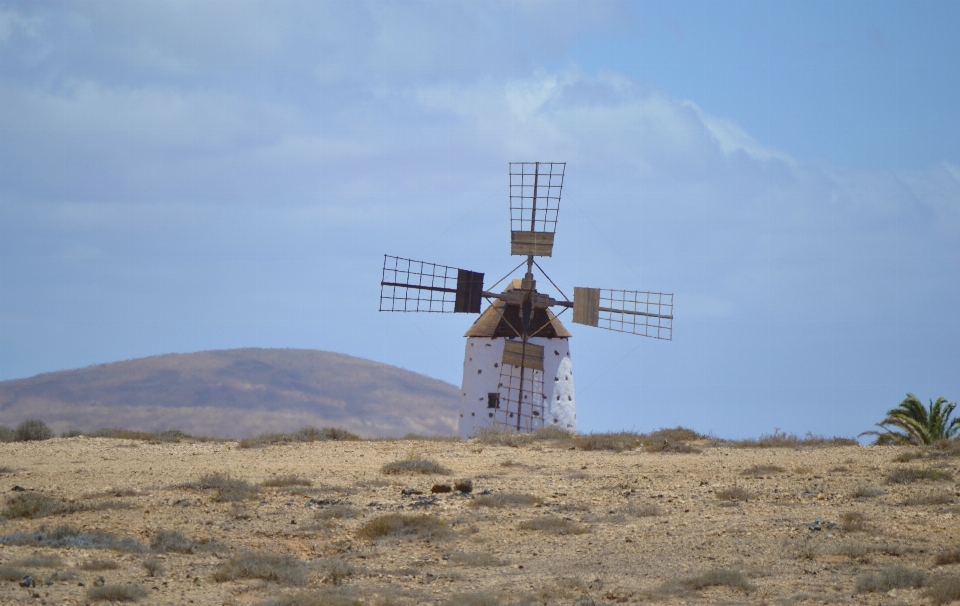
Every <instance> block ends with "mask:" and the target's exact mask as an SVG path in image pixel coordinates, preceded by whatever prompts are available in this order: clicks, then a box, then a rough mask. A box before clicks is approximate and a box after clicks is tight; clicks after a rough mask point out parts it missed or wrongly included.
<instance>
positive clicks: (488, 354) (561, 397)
mask: <svg viewBox="0 0 960 606" xmlns="http://www.w3.org/2000/svg"><path fill="white" fill-rule="evenodd" d="M565 169H566V163H565V162H511V163H510V229H511V231H510V254H512V255H520V256H525V257H526V260H525V261H523V262H521V263H520V264H519V265H517V267H515V268H514V269H512V270H511V271H510V272H509V273H508V274H507V276H505V277H504V278H503V279H501V280H500V282H502V281H503V280H504V279H506V278H507V277H509V276H510V274H512V273H513V272H514V271H516V270H518V269H520V268H521V267H523V265H524V263H525V264H526V266H527V270H526V273H525V275H524V277H523V278H522V279H516V280H512V281H511V282H510V283H509V284H508V285H507V287H506V289H504V290H503V292H500V293H494V292H488V291H485V290H484V289H483V274H482V273H478V272H473V271H468V270H465V269H457V268H454V267H448V266H446V265H436V264H434V263H425V262H423V261H413V260H411V259H405V258H401V257H392V256H389V255H384V263H383V278H382V280H381V282H380V285H381V286H380V311H402V312H440V313H443V312H453V313H480V304H481V300H482V299H484V298H485V299H487V301H488V302H489V303H490V305H489V307H487V309H486V310H485V311H484V312H483V313H482V314H481V315H480V317H479V318H478V319H477V320H476V322H474V323H473V326H471V327H470V330H468V331H467V333H466V334H465V335H464V336H465V337H467V345H466V353H465V355H464V361H463V384H462V387H461V393H462V397H461V402H460V419H459V430H460V435H461V436H462V437H469V436H471V435H472V434H473V433H474V432H475V431H476V430H477V429H478V428H481V427H490V426H496V427H502V428H509V429H513V430H515V431H517V432H522V433H527V432H531V431H534V430H535V429H539V428H541V427H544V426H546V425H557V426H559V427H561V428H563V429H567V430H571V431H576V427H577V421H576V419H577V415H576V397H575V394H574V388H573V366H572V363H571V359H570V347H569V339H570V337H571V335H570V332H569V331H567V329H566V328H565V327H564V326H563V324H561V323H560V320H559V319H558V318H557V315H554V313H553V312H552V311H551V310H550V308H551V307H561V308H564V309H562V310H561V312H560V314H562V313H563V312H564V311H566V308H573V321H574V322H575V323H577V324H585V325H587V326H597V327H600V328H606V329H609V330H615V331H618V332H626V333H631V334H635V335H641V336H645V337H652V338H655V339H664V340H671V339H672V337H673V295H672V294H667V293H659V292H644V291H635V290H610V289H600V288H581V287H574V289H573V301H570V300H569V299H567V297H566V295H564V294H563V292H562V291H560V289H559V288H557V286H556V284H554V283H553V280H550V277H549V276H548V275H547V274H546V272H544V271H543V268H541V267H540V265H539V264H538V263H537V262H536V261H535V260H534V257H549V256H552V254H553V240H554V234H555V233H556V227H557V215H558V213H559V210H560V192H561V189H562V188H563V177H564V171H565ZM534 267H536V268H537V269H538V270H539V271H540V273H542V274H543V276H544V277H545V278H547V280H548V281H549V282H550V284H551V285H553V287H554V288H556V290H557V292H558V293H559V295H560V296H562V297H563V299H562V300H558V299H554V298H553V297H551V296H550V295H546V294H543V293H541V292H538V291H537V282H536V280H534V277H533V268H534ZM500 282H497V283H496V284H494V285H493V286H491V287H490V288H491V290H492V289H493V288H495V287H496V286H497V284H499V283H500Z"/></svg>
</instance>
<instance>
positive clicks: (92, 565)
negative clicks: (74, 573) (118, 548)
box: [77, 558, 120, 571]
mask: <svg viewBox="0 0 960 606" xmlns="http://www.w3.org/2000/svg"><path fill="white" fill-rule="evenodd" d="M77 568H79V569H80V570H92V571H96V570H116V569H117V568H120V565H119V564H117V563H116V562H115V561H113V560H107V559H103V558H92V559H89V560H84V561H83V562H81V563H80V565H79V566H77Z"/></svg>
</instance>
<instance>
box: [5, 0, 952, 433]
mask: <svg viewBox="0 0 960 606" xmlns="http://www.w3.org/2000/svg"><path fill="white" fill-rule="evenodd" d="M958 27H960V4H957V3H952V2H924V1H910V2H859V1H858V2H842V1H840V2H813V1H804V2H789V1H783V2H749V1H738V2H723V1H711V2H684V3H676V2H625V3H620V2H601V1H592V2H573V1H564V2H389V1H382V2H359V1H358V2H353V1H351V2H283V1H271V2H216V1H206V2H196V1H193V2H170V1H164V2H149V3H148V2H116V1H111V2H95V1H87V2H36V1H31V2H0V380H6V379H14V378H22V377H28V376H33V375H36V374H39V373H44V372H50V371H56V370H62V369H67V368H78V367H83V366H87V365H91V364H99V363H104V362H112V361H119V360H124V359H130V358H137V357H142V356H149V355H156V354H161V353H171V352H191V351H201V350H208V349H224V348H235V347H295V348H311V349H322V350H328V351H335V352H341V353H346V354H350V355H354V356H360V357H364V358H369V359H372V360H376V361H379V362H384V363H388V364H395V365H397V366H401V367H403V368H406V369H409V370H413V371H416V372H419V373H423V374H426V375H430V376H433V377H437V378H440V379H443V380H445V381H449V382H450V383H454V384H459V383H460V379H461V373H462V360H463V347H464V339H463V337H462V335H463V333H464V331H465V330H466V329H467V328H468V327H469V325H470V324H471V323H472V321H473V317H472V316H468V315H464V314H393V313H380V312H378V303H379V291H380V287H379V281H380V279H381V267H382V263H383V255H384V254H391V255H399V256H404V257H409V258H413V259H418V260H425V261H430V262H435V263H441V264H445V265H450V266H454V267H461V268H465V269H469V270H472V271H479V272H484V273H485V274H486V276H487V280H486V282H485V284H486V286H488V287H489V286H490V285H491V284H492V282H493V281H494V280H496V279H498V278H500V277H501V276H502V275H504V274H506V273H508V272H509V270H510V269H511V268H512V267H514V266H515V265H516V264H517V263H518V262H519V260H520V259H519V258H516V257H511V256H510V255H509V212H508V203H509V201H508V163H509V162H511V161H564V162H566V163H567V167H566V178H565V181H564V188H563V195H562V200H561V203H560V212H559V222H558V226H557V235H556V238H557V239H556V246H555V249H554V256H553V257H552V258H545V259H541V261H540V265H541V266H542V267H543V269H544V270H545V271H546V272H547V273H548V274H549V276H550V278H551V279H552V280H553V281H554V282H555V283H556V284H557V285H558V286H559V287H560V288H561V289H562V290H563V291H564V292H566V293H567V295H571V296H572V290H573V287H574V286H588V287H604V288H623V289H635V290H651V291H663V292H671V293H674V295H675V299H674V301H675V308H674V315H675V320H674V337H673V340H672V341H659V340H654V339H644V338H641V337H636V336H633V335H625V334H620V333H616V332H611V331H604V330H599V329H595V328H589V327H585V326H580V325H573V324H572V323H570V322H569V320H568V321H567V323H566V324H567V326H568V328H570V329H571V332H572V333H573V335H574V336H573V338H572V341H571V351H572V357H573V363H574V370H575V373H576V387H577V400H578V419H579V424H580V427H579V428H580V430H581V431H584V432H589V431H610V430H620V429H631V430H635V431H649V430H652V429H656V428H659V427H674V426H677V425H682V426H685V427H690V428H692V429H695V430H697V431H700V432H703V433H712V434H713V435H716V436H719V437H727V438H740V437H751V436H753V437H756V436H759V435H761V434H765V433H770V432H772V431H775V430H779V431H786V432H792V433H797V434H800V435H802V434H805V433H806V432H812V433H814V434H818V435H828V436H832V435H839V436H854V435H856V434H858V433H860V432H862V431H866V430H869V429H871V428H872V427H873V423H875V422H877V421H880V420H881V419H882V418H883V415H884V413H885V412H886V410H888V409H890V408H893V407H894V406H896V405H897V404H898V403H899V402H900V401H901V400H902V399H903V398H904V397H905V395H906V394H907V392H911V393H915V394H916V395H917V396H918V397H920V399H921V400H922V401H924V402H926V401H927V400H929V399H935V398H937V397H939V396H944V397H946V398H947V399H949V400H952V401H956V400H958V399H960V347H958V342H960V318H958V313H957V311H958V310H960V281H958V276H960V112H958V111H957V108H958V107H960V37H958V36H956V31H957V29H958ZM516 277H519V274H517V276H516ZM540 285H541V286H544V285H545V281H544V280H542V279H541V280H540ZM547 290H548V292H553V291H552V290H550V289H547ZM561 319H562V318H561Z"/></svg>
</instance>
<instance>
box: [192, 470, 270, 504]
mask: <svg viewBox="0 0 960 606" xmlns="http://www.w3.org/2000/svg"><path fill="white" fill-rule="evenodd" d="M175 488H186V489H192V490H215V491H217V494H216V496H214V498H213V500H214V501H220V502H227V503H235V502H238V501H246V500H249V499H255V498H257V494H259V492H260V488H259V487H258V486H256V485H254V484H251V483H250V482H247V481H246V480H240V479H237V478H231V477H230V476H229V475H225V474H221V473H215V474H211V475H206V476H203V477H202V478H200V479H199V480H198V481H196V482H187V483H186V484H178V485H177V486H175Z"/></svg>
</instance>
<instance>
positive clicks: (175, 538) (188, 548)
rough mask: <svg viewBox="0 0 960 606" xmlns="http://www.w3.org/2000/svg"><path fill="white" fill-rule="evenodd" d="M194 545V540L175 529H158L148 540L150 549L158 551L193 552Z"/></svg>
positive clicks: (195, 544)
mask: <svg viewBox="0 0 960 606" xmlns="http://www.w3.org/2000/svg"><path fill="white" fill-rule="evenodd" d="M196 546H197V543H196V541H193V540H191V539H188V538H187V537H185V536H183V535H182V534H180V533H179V532H177V531H176V530H163V529H161V530H158V531H157V532H156V534H154V535H153V539H151V540H150V549H152V550H154V551H156V552H160V553H170V552H173V553H193V550H194V548H195V547H196Z"/></svg>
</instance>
